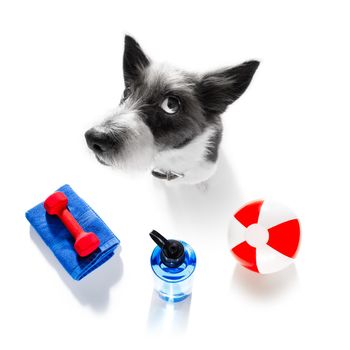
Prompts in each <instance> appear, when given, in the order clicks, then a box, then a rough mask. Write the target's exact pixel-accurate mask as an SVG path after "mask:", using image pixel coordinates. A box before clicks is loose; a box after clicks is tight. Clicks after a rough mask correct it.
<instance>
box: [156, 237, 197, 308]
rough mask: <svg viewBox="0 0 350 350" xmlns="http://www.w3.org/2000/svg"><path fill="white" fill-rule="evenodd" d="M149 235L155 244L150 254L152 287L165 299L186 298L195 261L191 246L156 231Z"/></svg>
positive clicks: (189, 293)
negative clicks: (152, 277)
mask: <svg viewBox="0 0 350 350" xmlns="http://www.w3.org/2000/svg"><path fill="white" fill-rule="evenodd" d="M150 236H151V237H152V239H153V240H154V241H155V242H156V244H157V247H155V248H154V250H153V253H152V255H151V267H152V270H153V272H154V289H155V290H156V291H157V292H158V294H159V296H160V297H161V298H162V299H163V300H165V301H169V302H174V303H175V302H179V301H182V300H184V299H186V298H187V297H188V296H190V295H191V293H192V284H193V272H194V270H195V268H196V262H197V259H196V254H195V252H194V250H193V248H192V247H191V246H190V245H188V244H187V243H186V242H183V241H175V240H172V239H171V240H167V239H166V238H164V237H163V236H162V235H161V234H160V233H158V232H157V231H152V232H151V233H150Z"/></svg>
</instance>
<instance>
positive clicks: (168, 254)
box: [149, 230, 185, 267]
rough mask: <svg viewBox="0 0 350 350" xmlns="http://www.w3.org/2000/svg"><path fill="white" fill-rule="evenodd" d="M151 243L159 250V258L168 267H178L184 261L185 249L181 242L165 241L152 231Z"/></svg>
mask: <svg viewBox="0 0 350 350" xmlns="http://www.w3.org/2000/svg"><path fill="white" fill-rule="evenodd" d="M149 235H150V236H151V238H152V239H153V241H154V242H155V243H156V244H157V246H158V247H159V248H161V250H162V251H161V255H160V258H161V260H162V262H163V264H164V265H166V266H168V267H178V266H180V265H181V264H182V263H183V262H184V260H185V249H184V246H183V244H182V243H181V242H179V241H176V240H174V239H169V240H168V239H166V238H165V237H163V236H162V235H161V234H160V233H159V232H157V231H155V230H153V231H152V232H151V233H150V234H149Z"/></svg>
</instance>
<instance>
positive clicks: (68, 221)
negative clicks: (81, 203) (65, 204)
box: [57, 208, 84, 239]
mask: <svg viewBox="0 0 350 350" xmlns="http://www.w3.org/2000/svg"><path fill="white" fill-rule="evenodd" d="M57 216H58V217H59V218H60V220H61V221H62V223H63V225H64V226H65V227H66V229H67V230H68V231H69V232H70V233H71V234H72V236H73V237H74V238H75V239H77V237H78V235H80V234H81V233H82V232H84V230H83V228H82V227H81V226H80V225H79V224H78V221H77V220H75V218H74V216H73V215H72V214H71V212H70V211H69V210H68V209H67V208H64V209H63V210H62V211H61V212H60V213H59V214H57Z"/></svg>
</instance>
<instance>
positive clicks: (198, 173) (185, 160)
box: [153, 128, 216, 184]
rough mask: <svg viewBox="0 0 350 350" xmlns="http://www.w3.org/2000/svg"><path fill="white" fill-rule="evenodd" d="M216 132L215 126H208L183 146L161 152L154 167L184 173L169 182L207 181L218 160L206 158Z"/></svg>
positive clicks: (194, 182) (193, 182)
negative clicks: (212, 160)
mask: <svg viewBox="0 0 350 350" xmlns="http://www.w3.org/2000/svg"><path fill="white" fill-rule="evenodd" d="M215 132H216V130H215V129H214V128H208V129H207V130H205V131H204V133H203V134H201V135H199V136H197V137H196V138H194V139H193V140H192V141H191V142H190V143H189V144H187V145H186V146H184V147H182V148H179V149H171V150H165V151H161V152H159V153H158V155H157V156H156V157H155V160H154V164H153V168H157V169H160V170H163V171H173V172H176V173H180V174H183V175H184V176H183V177H181V178H180V177H179V178H177V179H174V180H171V181H167V182H169V184H179V183H183V184H198V183H200V182H203V181H206V180H207V179H209V178H210V177H211V176H212V175H213V174H214V173H215V171H216V162H211V161H208V160H206V155H207V152H208V151H207V146H208V145H209V144H210V140H211V139H212V136H213V135H214V134H215Z"/></svg>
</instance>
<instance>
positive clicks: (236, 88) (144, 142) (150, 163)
mask: <svg viewBox="0 0 350 350" xmlns="http://www.w3.org/2000/svg"><path fill="white" fill-rule="evenodd" d="M258 65H259V62H258V61H248V62H244V63H243V64H241V65H238V66H235V67H229V68H224V69H220V70H217V71H213V72H209V73H205V74H196V73H188V72H184V71H182V70H178V69H175V68H173V67H169V66H167V65H165V64H157V63H155V62H153V61H151V60H150V59H149V58H148V57H147V56H146V55H145V53H144V52H143V51H142V49H141V47H140V45H139V44H138V43H137V42H136V41H135V40H134V39H133V38H132V37H130V36H128V35H126V36H125V48H124V58H123V70H124V82H125V90H124V95H123V97H122V99H121V102H120V104H119V106H118V107H117V110H116V111H115V113H113V114H112V115H111V116H109V117H108V118H107V119H105V120H104V121H103V122H102V123H101V124H100V125H98V126H96V127H94V128H92V129H90V130H88V131H87V132H86V134H85V137H86V141H87V144H88V146H89V147H90V148H91V149H92V150H93V152H94V153H95V155H96V158H97V159H98V160H99V161H100V162H101V163H102V164H105V165H111V166H119V167H125V168H137V169H149V170H154V169H156V170H157V171H161V172H164V173H165V174H168V173H171V174H173V173H174V174H178V175H179V176H174V177H171V178H172V180H171V182H172V183H186V184H198V183H201V182H204V181H206V180H207V179H209V178H210V177H211V176H212V175H213V174H214V173H215V170H216V163H217V159H218V148H219V145H220V142H221V136H222V121H221V114H222V113H223V112H225V110H226V108H227V106H228V105H230V104H231V103H232V102H234V101H235V100H237V99H238V98H239V97H240V96H241V95H242V94H243V93H244V91H245V90H246V89H247V87H248V86H249V84H250V81H251V80H252V78H253V75H254V73H255V71H256V69H257V68H258ZM168 180H169V178H168Z"/></svg>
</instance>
